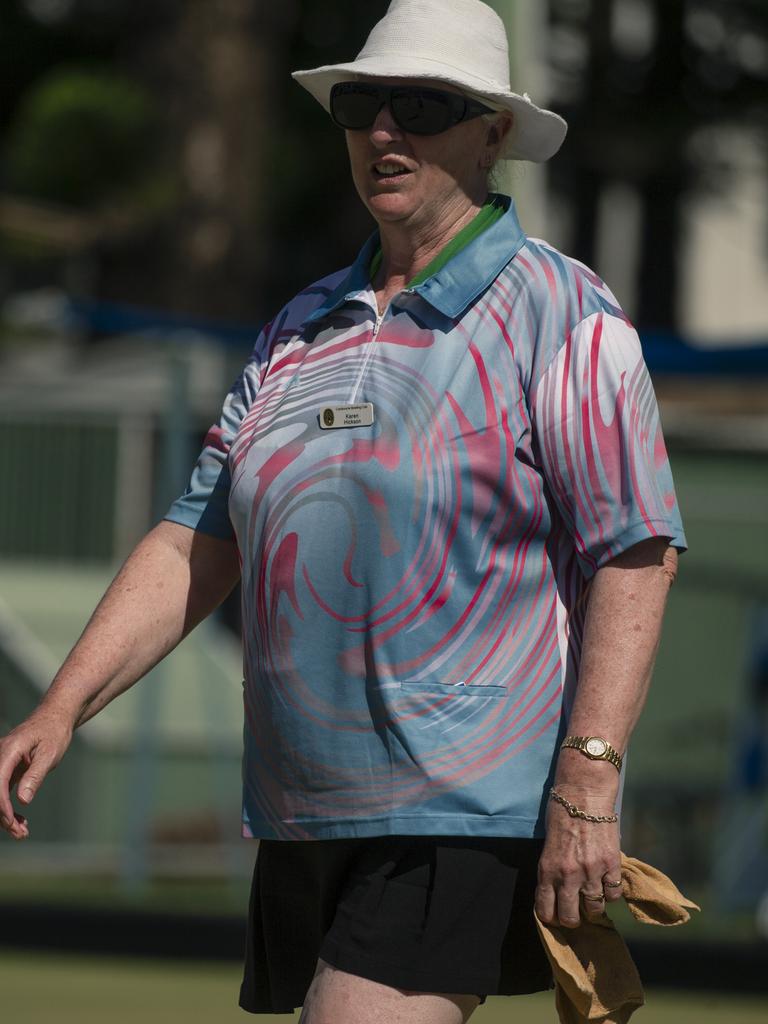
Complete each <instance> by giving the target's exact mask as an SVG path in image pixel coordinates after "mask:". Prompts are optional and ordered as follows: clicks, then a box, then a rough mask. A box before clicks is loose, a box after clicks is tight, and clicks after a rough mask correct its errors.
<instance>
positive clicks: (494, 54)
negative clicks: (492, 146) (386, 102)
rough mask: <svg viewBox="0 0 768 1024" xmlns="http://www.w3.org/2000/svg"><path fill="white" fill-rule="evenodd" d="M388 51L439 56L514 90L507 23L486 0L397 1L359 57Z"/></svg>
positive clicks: (427, 58) (444, 61) (426, 58)
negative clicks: (511, 83)
mask: <svg viewBox="0 0 768 1024" xmlns="http://www.w3.org/2000/svg"><path fill="white" fill-rule="evenodd" d="M387 54H391V55H392V57H393V58H394V59H395V60H396V63H398V64H401V63H402V60H403V57H418V58H419V59H420V60H421V61H426V62H429V61H430V60H434V61H435V62H436V63H439V64H441V65H442V66H443V67H444V66H446V65H450V66H452V67H455V68H456V70H457V71H458V72H465V73H468V74H470V75H473V76H475V77H477V78H481V79H484V80H485V81H487V82H494V83H497V84H498V85H499V86H500V87H501V88H502V89H503V90H505V91H508V90H509V81H510V80H509V44H508V42H507V33H506V29H505V27H504V22H503V21H502V20H501V18H500V17H499V15H498V14H497V13H496V11H494V10H493V9H492V8H491V7H489V6H488V5H487V4H484V3H482V2H481V0H392V3H391V4H390V5H389V8H388V10H387V13H386V14H385V15H384V17H383V18H382V19H381V21H379V22H377V24H376V25H374V27H373V29H372V30H371V33H370V35H369V36H368V39H367V40H366V42H365V46H364V47H363V48H362V50H361V51H360V53H359V54H358V59H360V58H364V57H382V56H386V55H387ZM425 77H428V76H427V73H426V68H425Z"/></svg>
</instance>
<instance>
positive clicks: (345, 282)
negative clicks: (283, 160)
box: [305, 196, 526, 323]
mask: <svg viewBox="0 0 768 1024" xmlns="http://www.w3.org/2000/svg"><path fill="white" fill-rule="evenodd" d="M501 199H502V201H503V202H504V203H505V204H506V207H507V208H506V210H505V212H504V215H503V216H502V217H500V218H499V219H498V220H497V221H496V222H495V223H494V224H491V225H490V227H488V228H486V230H485V231H483V232H482V234H480V235H478V236H477V238H474V239H473V240H472V241H471V242H470V243H469V244H468V245H466V246H465V247H464V248H463V249H462V250H461V251H460V252H458V253H457V254H456V255H455V256H454V257H453V259H451V260H449V261H448V263H446V264H445V266H444V267H442V268H441V269H440V270H438V272H437V273H436V274H433V275H432V277H429V278H427V280H426V281H424V282H423V283H422V284H420V285H417V286H416V288H414V289H412V291H413V293H415V294H416V295H420V296H421V297H422V298H423V299H425V300H426V301H427V302H428V303H429V304H430V305H431V306H434V307H435V309H437V310H439V311H440V312H441V313H442V314H443V315H444V316H448V317H451V318H452V319H455V318H456V317H457V316H458V315H459V314H460V313H461V312H462V311H463V310H464V309H466V308H467V307H468V306H469V305H471V304H472V303H473V302H474V301H475V300H476V299H477V297H478V296H479V295H481V294H482V293H483V292H484V291H485V289H486V288H487V287H488V286H489V285H490V284H491V283H492V282H493V281H494V280H495V279H496V278H497V277H498V275H499V273H500V272H501V271H502V270H503V268H504V267H505V266H506V265H507V263H509V261H510V260H511V259H512V257H513V256H515V255H516V253H517V252H519V250H520V249H521V248H522V247H523V245H524V244H525V241H526V235H525V233H524V232H523V229H522V227H521V226H520V221H519V219H518V216H517V209H516V207H515V201H514V199H513V198H512V197H511V196H501ZM378 246H379V232H378V230H377V231H374V233H373V234H372V235H371V236H370V237H369V238H368V239H367V241H366V242H365V245H363V247H362V249H361V250H360V252H359V253H358V256H357V259H356V260H355V262H354V263H353V264H352V266H351V267H350V268H349V272H348V273H347V275H346V277H344V278H343V279H342V281H341V282H340V283H339V285H338V286H337V287H336V288H334V290H333V291H332V292H331V294H330V295H329V296H328V298H327V299H326V300H325V302H324V303H323V304H322V305H321V306H320V307H319V308H318V309H316V310H315V311H314V312H313V313H311V314H310V315H309V316H308V317H307V319H306V320H305V323H312V322H314V321H317V320H321V319H322V318H323V317H325V316H327V315H328V314H329V313H331V312H332V311H333V310H335V309H338V308H339V306H342V305H344V303H345V302H350V301H352V300H355V299H356V300H358V301H364V302H368V301H369V297H370V280H369V274H368V271H369V268H370V265H371V260H372V259H373V255H374V253H375V252H376V249H377V248H378Z"/></svg>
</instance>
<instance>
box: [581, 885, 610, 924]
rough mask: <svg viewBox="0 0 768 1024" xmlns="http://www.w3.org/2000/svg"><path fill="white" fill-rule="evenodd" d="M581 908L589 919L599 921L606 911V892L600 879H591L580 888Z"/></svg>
mask: <svg viewBox="0 0 768 1024" xmlns="http://www.w3.org/2000/svg"><path fill="white" fill-rule="evenodd" d="M579 895H580V896H581V910H582V913H583V915H584V917H586V919H587V920H588V921H597V920H598V918H601V917H602V916H603V914H604V913H605V893H604V892H603V886H602V883H601V882H600V881H597V882H592V881H589V882H587V883H586V885H584V886H582V888H581V889H580V890H579Z"/></svg>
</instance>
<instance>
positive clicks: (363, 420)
mask: <svg viewBox="0 0 768 1024" xmlns="http://www.w3.org/2000/svg"><path fill="white" fill-rule="evenodd" d="M372 423H373V402H361V404H360V405H321V406H320V426H321V427H322V428H323V430H335V429H336V428H337V427H370V425H371V424H372Z"/></svg>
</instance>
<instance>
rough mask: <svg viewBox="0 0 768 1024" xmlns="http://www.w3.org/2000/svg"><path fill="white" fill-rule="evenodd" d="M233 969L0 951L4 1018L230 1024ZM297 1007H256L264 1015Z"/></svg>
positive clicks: (756, 1020)
mask: <svg viewBox="0 0 768 1024" xmlns="http://www.w3.org/2000/svg"><path fill="white" fill-rule="evenodd" d="M239 985H240V968H239V967H238V966H237V965H234V966H233V965H219V964H208V963H192V962H185V963H179V962H174V963H166V962H148V961H140V960H112V959H102V958H95V957H74V956H68V955H66V954H58V953H57V954H46V955H42V954H34V955H32V954H21V953H6V952H5V951H3V952H0V992H2V1005H3V1011H4V1015H3V1019H5V1020H9V1021H14V1024H135V1022H136V1021H137V1020H140V1021H141V1024H210V1022H212V1021H215V1022H216V1024H229V1022H236V1021H240V1022H241V1024H243V1022H244V1021H247V1020H249V1019H251V1016H250V1015H247V1014H245V1013H244V1012H243V1011H242V1010H241V1009H240V1008H239V1007H238V1006H237V996H238V990H239ZM646 995H647V1004H646V1006H645V1007H644V1008H643V1009H642V1010H640V1011H639V1012H638V1015H637V1016H636V1017H635V1020H637V1021H638V1024H640V1022H642V1024H725V1022H727V1024H764V1022H765V1020H766V1019H768V999H757V998H737V997H733V996H711V995H695V994H668V993H662V992H649V993H647V994H646ZM553 998H554V997H553V995H552V993H542V994H540V995H537V996H525V997H503V996H496V997H491V998H490V999H489V1000H488V1003H487V1004H486V1005H485V1006H484V1007H482V1008H481V1009H479V1010H477V1011H476V1013H475V1014H474V1015H473V1017H472V1021H473V1022H474V1021H477V1024H512V1022H514V1021H520V1022H521V1024H557V1021H556V1016H555V1012H554V1002H553ZM298 1016H299V1015H298V1013H296V1014H295V1016H294V1017H293V1018H292V1017H289V1016H287V1015H286V1014H276V1015H270V1014H259V1015H258V1016H257V1017H254V1018H253V1019H258V1020H261V1021H264V1022H265V1024H267V1022H275V1024H279V1022H283V1024H286V1022H290V1021H291V1020H298Z"/></svg>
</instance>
